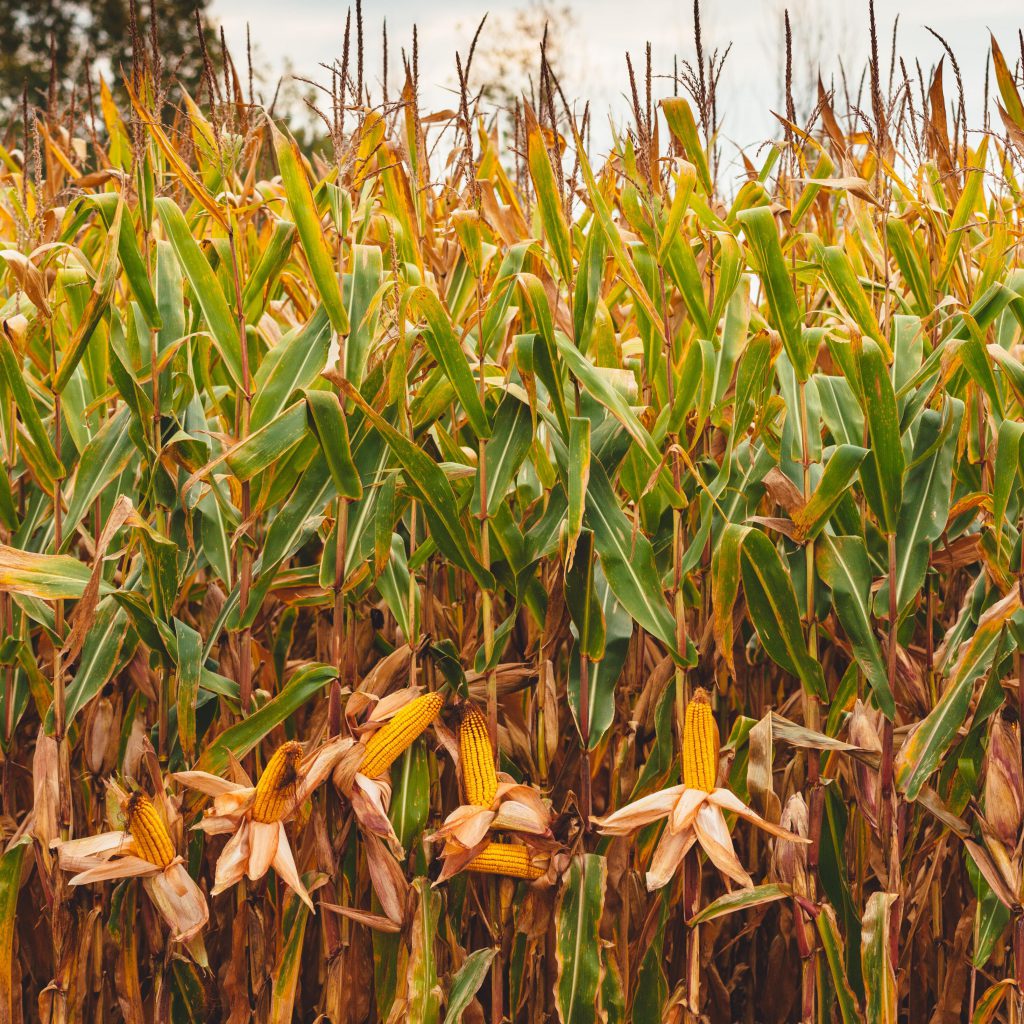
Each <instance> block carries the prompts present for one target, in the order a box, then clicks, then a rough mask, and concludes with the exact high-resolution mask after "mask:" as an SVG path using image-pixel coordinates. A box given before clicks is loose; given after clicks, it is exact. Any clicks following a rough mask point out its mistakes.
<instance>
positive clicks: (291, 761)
mask: <svg viewBox="0 0 1024 1024" xmlns="http://www.w3.org/2000/svg"><path fill="white" fill-rule="evenodd" d="M301 760H302V744H301V743H296V742H295V741H294V740H291V741H289V742H288V743H283V744H281V746H279V747H278V748H277V750H275V751H274V755H273V757H271V759H270V760H269V761H268V762H267V767H266V768H264V769H263V774H262V775H261V776H260V781H259V782H258V783H257V784H256V799H255V800H253V804H252V816H253V818H254V819H255V820H256V821H263V822H268V821H280V820H281V818H282V817H283V816H284V815H285V814H286V813H287V812H288V810H289V809H290V808H291V805H292V803H293V802H294V799H295V783H296V782H297V781H298V767H299V762H300V761H301Z"/></svg>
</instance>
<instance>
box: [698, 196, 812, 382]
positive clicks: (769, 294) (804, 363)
mask: <svg viewBox="0 0 1024 1024" xmlns="http://www.w3.org/2000/svg"><path fill="white" fill-rule="evenodd" d="M709 194H710V193H709ZM737 216H738V219H739V222H740V225H741V226H742V228H743V234H744V236H745V237H746V239H747V245H749V246H750V249H751V253H752V255H753V262H754V266H755V269H756V270H757V272H758V275H759V277H760V280H761V285H762V287H763V288H764V291H765V298H766V299H767V302H768V310H769V313H770V314H771V323H772V326H773V327H774V328H775V329H776V330H777V331H778V332H779V334H781V335H782V344H783V346H784V347H785V349H786V354H787V355H788V356H789V361H790V362H791V363H792V364H793V368H794V369H795V370H796V374H797V377H798V379H800V380H807V378H808V377H809V376H810V374H811V370H812V369H813V367H814V353H813V352H812V351H809V349H808V346H807V345H806V344H805V343H804V340H803V336H802V332H801V322H800V308H799V306H798V305H797V301H796V293H795V292H794V291H793V282H792V280H791V278H790V271H789V268H788V267H787V266H786V263H785V261H784V260H783V258H782V247H781V245H780V244H779V235H778V232H777V231H776V228H775V218H774V217H773V216H772V213H771V210H769V209H768V208H767V207H765V206H756V207H754V208H753V209H749V210H743V211H741V212H740V213H739V214H738V215H737Z"/></svg>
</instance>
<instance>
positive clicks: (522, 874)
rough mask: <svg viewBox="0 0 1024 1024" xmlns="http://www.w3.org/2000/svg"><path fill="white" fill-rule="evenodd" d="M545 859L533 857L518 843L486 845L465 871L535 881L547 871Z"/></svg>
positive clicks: (492, 843)
mask: <svg viewBox="0 0 1024 1024" xmlns="http://www.w3.org/2000/svg"><path fill="white" fill-rule="evenodd" d="M545 860H546V858H545V857H543V856H539V857H534V856H533V855H532V854H531V853H530V850H529V849H528V848H527V847H525V846H521V845H519V844H518V843H497V842H490V843H488V844H487V845H486V846H485V847H484V848H483V849H482V850H481V851H480V852H479V853H478V854H477V855H476V856H475V857H474V858H473V859H472V860H471V861H470V862H469V863H468V864H467V865H466V870H467V871H479V872H481V873H483V874H485V875H506V876H507V877H509V878H526V879H528V880H529V881H531V882H532V881H535V880H536V879H538V878H540V876H541V875H543V874H544V872H545V871H546V870H547V865H546V864H545V863H544V861H545Z"/></svg>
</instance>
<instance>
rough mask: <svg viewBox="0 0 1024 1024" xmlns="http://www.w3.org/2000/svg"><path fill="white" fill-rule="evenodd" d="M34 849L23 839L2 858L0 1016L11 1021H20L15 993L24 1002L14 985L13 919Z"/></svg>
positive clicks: (0, 862) (8, 849) (16, 841)
mask: <svg viewBox="0 0 1024 1024" xmlns="http://www.w3.org/2000/svg"><path fill="white" fill-rule="evenodd" d="M31 846H32V838H31V836H26V835H23V836H22V837H21V838H20V839H17V840H15V841H14V842H13V843H11V845H10V846H9V847H8V848H7V849H6V850H5V851H4V853H3V855H2V856H0V1001H2V1002H0V1016H2V1019H3V1020H10V1021H13V1020H18V1019H19V1014H18V1009H17V1008H16V1007H15V1005H14V999H15V993H16V992H17V996H18V999H19V1000H20V998H21V991H20V986H18V987H17V988H15V985H14V918H15V914H16V913H17V911H18V894H19V892H20V891H21V875H22V869H23V865H24V861H25V854H26V853H27V852H28V850H29V849H30V848H31Z"/></svg>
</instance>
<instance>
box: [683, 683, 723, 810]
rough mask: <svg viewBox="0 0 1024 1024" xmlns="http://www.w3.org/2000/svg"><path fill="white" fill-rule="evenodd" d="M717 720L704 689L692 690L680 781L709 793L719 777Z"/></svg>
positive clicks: (685, 727) (684, 733) (691, 787)
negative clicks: (681, 778)
mask: <svg viewBox="0 0 1024 1024" xmlns="http://www.w3.org/2000/svg"><path fill="white" fill-rule="evenodd" d="M718 742H719V740H718V723H717V722H716V721H715V716H714V714H713V712H712V710H711V703H710V701H709V700H708V693H707V691H706V690H703V689H698V690H696V691H695V692H694V694H693V697H692V698H691V700H690V703H689V704H687V705H686V723H685V726H684V728H683V784H684V785H685V786H687V788H689V789H700V790H703V791H704V792H705V793H710V792H711V791H712V790H713V789H714V788H715V781H716V779H717V777H718Z"/></svg>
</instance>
